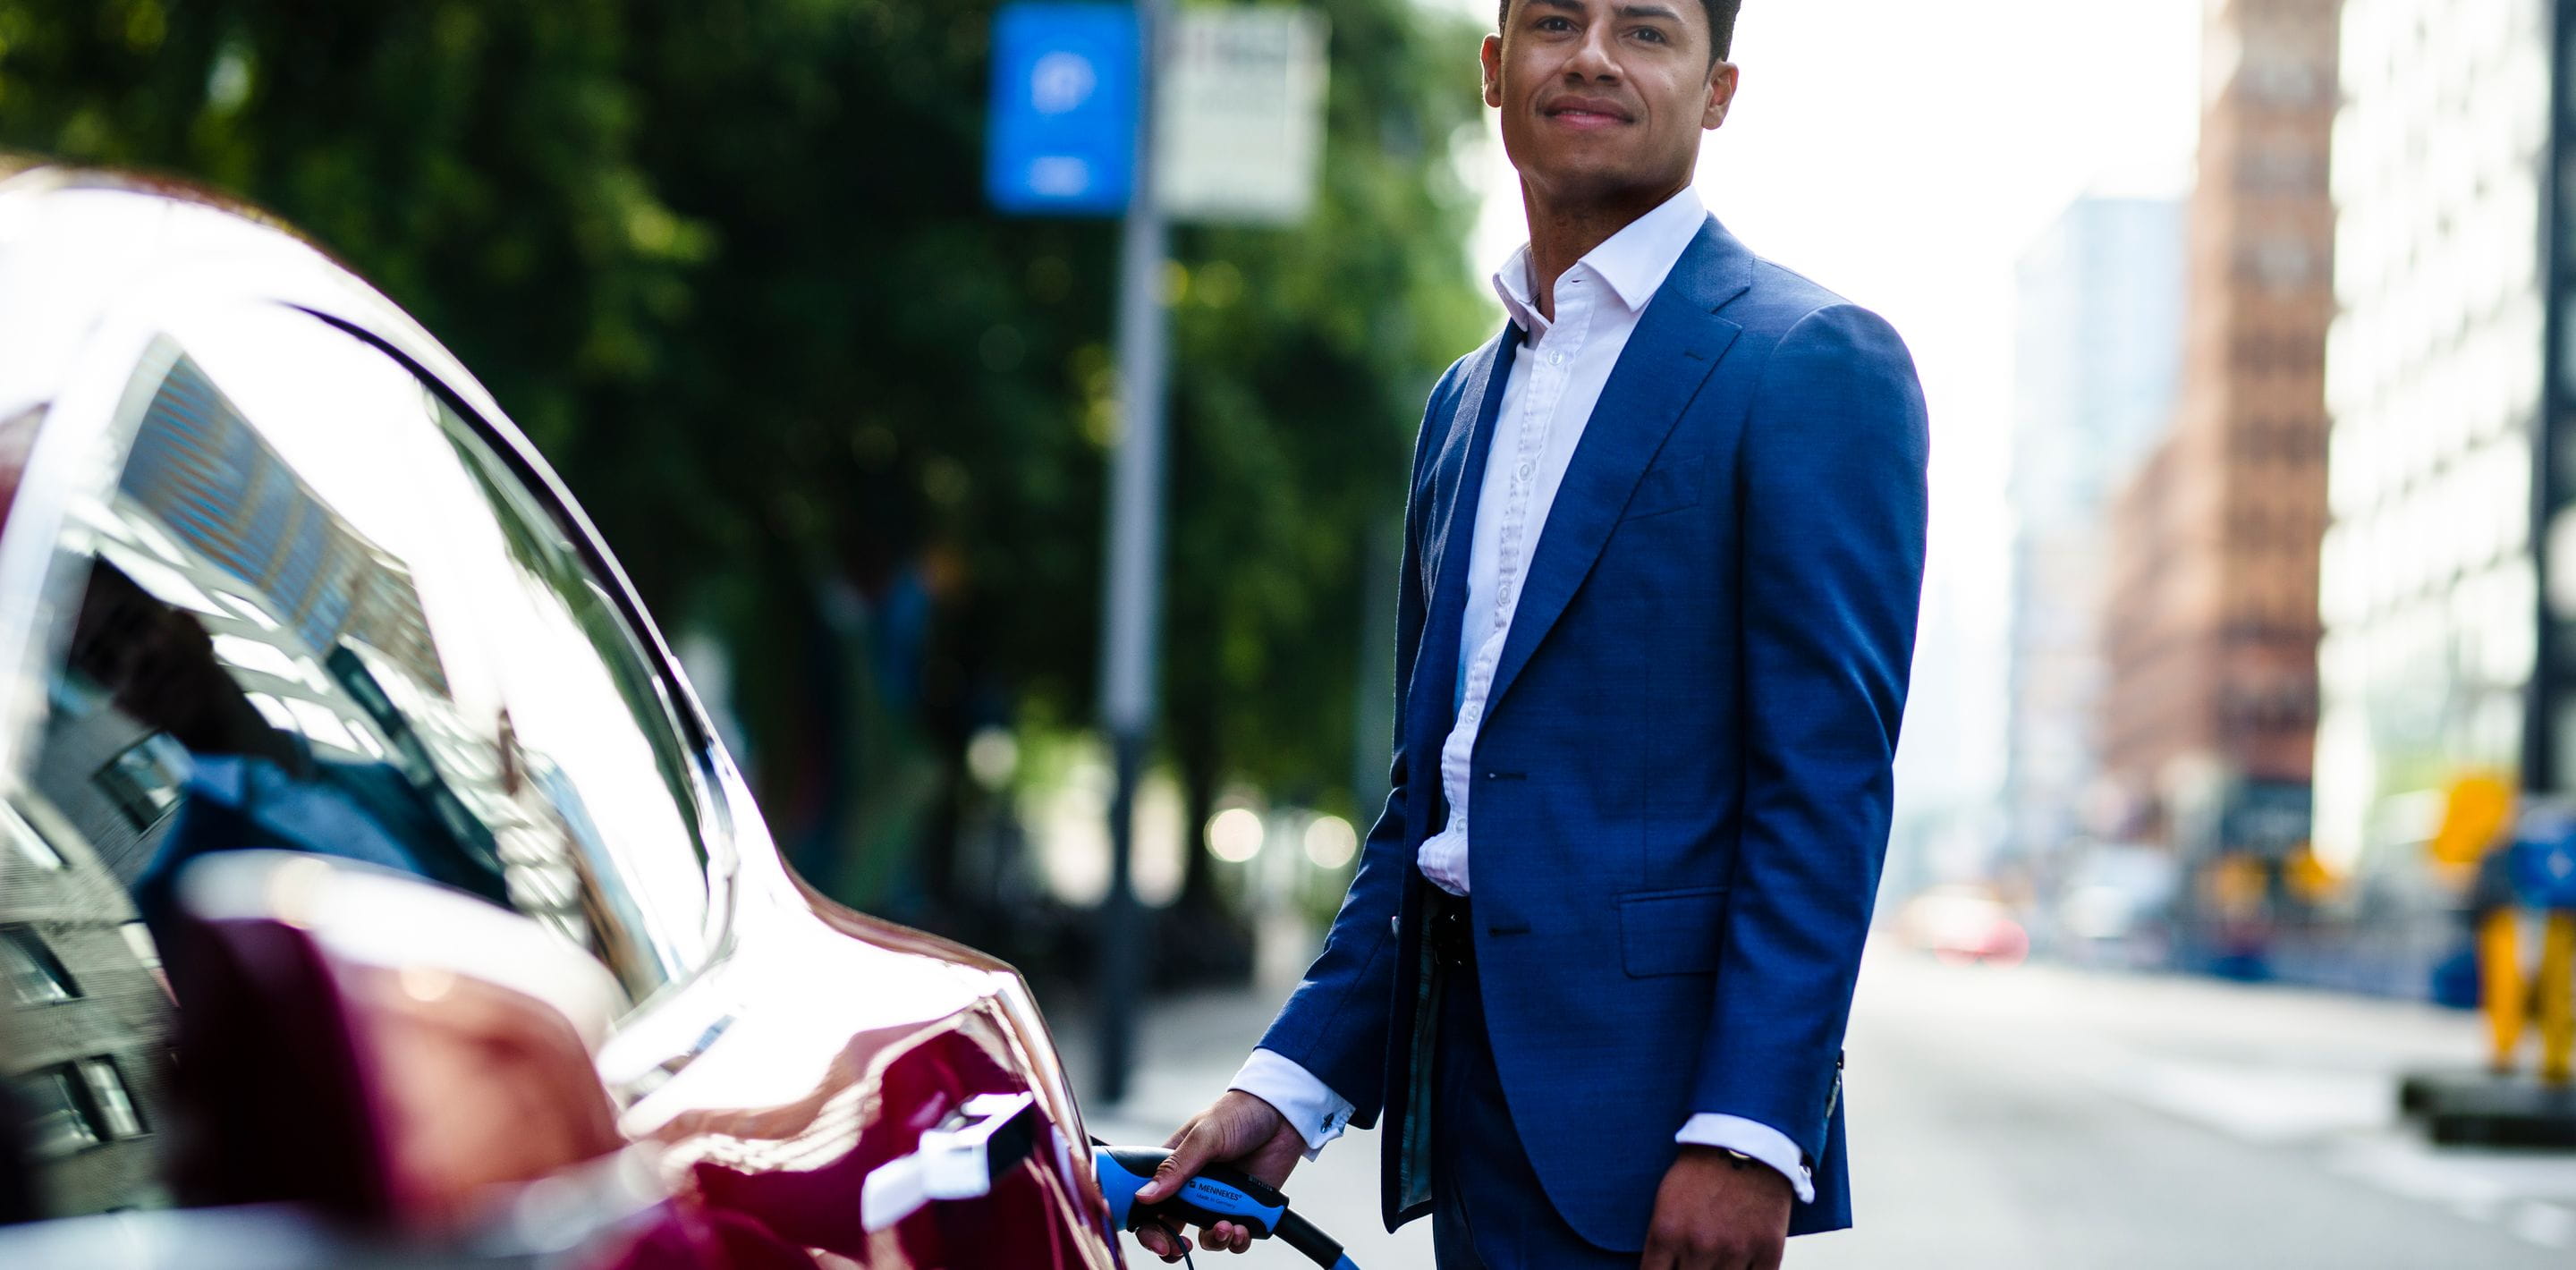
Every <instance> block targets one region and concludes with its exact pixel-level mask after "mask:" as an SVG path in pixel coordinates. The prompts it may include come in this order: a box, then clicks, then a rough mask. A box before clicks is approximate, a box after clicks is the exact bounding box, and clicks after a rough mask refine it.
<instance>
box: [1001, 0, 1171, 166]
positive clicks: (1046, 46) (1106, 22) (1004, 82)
mask: <svg viewBox="0 0 2576 1270" xmlns="http://www.w3.org/2000/svg"><path fill="white" fill-rule="evenodd" d="M1137 54H1138V39H1137V34H1136V11H1135V10H1134V9H1133V8H1130V7H1128V6H1126V5H1118V4H1046V3H1026V4H1013V5H1010V6H1007V7H1005V8H1004V9H1003V10H1002V11H1001V12H1000V13H999V14H997V15H995V17H994V19H993V106H992V113H991V121H992V122H991V124H990V128H991V135H990V136H989V137H987V138H986V142H985V154H984V188H985V191H986V193H987V194H988V196H989V197H990V198H991V199H992V200H993V205H994V206H995V207H998V208H1000V209H1002V210H1003V211H1006V212H1023V213H1040V214H1054V215H1060V216H1085V215H1103V214H1109V215H1114V214H1116V213H1119V212H1123V211H1125V210H1126V209H1127V196H1128V193H1129V191H1130V190H1132V189H1133V188H1134V186H1135V179H1136V99H1137V83H1136V75H1137V64H1138V60H1139V59H1138V56H1137Z"/></svg>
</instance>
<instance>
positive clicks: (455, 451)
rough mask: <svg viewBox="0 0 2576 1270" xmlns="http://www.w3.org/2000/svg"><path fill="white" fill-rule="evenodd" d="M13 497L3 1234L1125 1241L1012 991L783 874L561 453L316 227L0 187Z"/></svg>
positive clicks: (229, 209) (872, 1260) (168, 1254)
mask: <svg viewBox="0 0 2576 1270" xmlns="http://www.w3.org/2000/svg"><path fill="white" fill-rule="evenodd" d="M0 509H5V511H0V516H4V517H5V518H4V519H0V837H5V838H7V839H8V841H7V842H0V968H5V970H6V972H7V978H8V980H9V986H8V991H9V992H10V993H11V994H12V996H11V997H9V998H0V1091H5V1094H6V1096H8V1097H12V1098H14V1099H15V1101H16V1102H17V1103H18V1111H19V1116H18V1119H19V1120H20V1121H21V1123H22V1124H23V1126H24V1129H23V1131H22V1132H21V1133H20V1134H19V1135H18V1140H17V1141H14V1142H7V1143H0V1217H5V1218H7V1219H9V1220H12V1221H14V1222H15V1223H16V1224H13V1225H5V1226H0V1263H6V1264H9V1265H12V1266H15V1265H21V1264H27V1265H47V1264H61V1265H82V1266H88V1265H106V1264H112V1265H137V1266H139V1265H160V1264H171V1265H180V1264H185V1265H235V1264H238V1265H244V1266H252V1265H299V1264H314V1265H325V1264H329V1265H339V1264H374V1263H375V1262H376V1261H377V1260H379V1259H382V1260H384V1261H385V1262H386V1263H387V1264H496V1265H497V1264H529V1265H538V1264H543V1265H560V1266H598V1267H602V1268H606V1267H645V1266H656V1267H658V1266H673V1267H681V1266H690V1267H708V1268H710V1270H715V1268H724V1270H733V1268H737V1267H755V1266H757V1267H764V1268H766V1267H773V1266H774V1267H824V1266H831V1267H844V1266H866V1267H871V1268H876V1267H914V1266H919V1267H928V1266H947V1267H1011V1268H1012V1270H1023V1268H1049V1267H1063V1268H1067V1270H1070V1268H1073V1267H1087V1268H1095V1270H1096V1268H1101V1267H1109V1266H1114V1265H1117V1264H1118V1256H1119V1254H1118V1251H1117V1247H1116V1243H1115V1240H1114V1238H1113V1237H1112V1235H1111V1234H1110V1233H1109V1232H1108V1231H1107V1230H1106V1228H1105V1222H1106V1218H1107V1212H1108V1210H1107V1208H1106V1206H1105V1205H1104V1203H1103V1202H1102V1200H1101V1197H1100V1194H1099V1191H1098V1188H1097V1185H1096V1183H1095V1182H1094V1180H1093V1179H1092V1178H1091V1176H1090V1170H1089V1149H1088V1146H1087V1145H1086V1140H1085V1137H1084V1134H1083V1129H1082V1123H1081V1119H1080V1112H1079V1109H1078V1108H1077V1106H1076V1105H1075V1102H1074V1099H1073V1097H1072V1094H1071V1092H1070V1090H1069V1088H1068V1086H1067V1084H1066V1081H1065V1078H1064V1075H1063V1072H1062V1069H1061V1067H1060V1065H1059V1063H1058V1060H1057V1056H1056V1053H1055V1050H1054V1048H1053V1044H1052V1042H1051V1040H1050V1039H1049V1037H1048V1034H1047V1030H1046V1027H1045V1024H1044V1021H1043V1020H1042V1019H1041V1018H1040V1016H1039V1014H1038V1012H1037V1010H1036V1008H1035V1006H1034V1004H1033V1002H1032V1000H1031V998H1030V996H1029V993H1028V990H1027V988H1026V986H1025V984H1024V983H1023V982H1022V981H1021V980H1020V978H1019V976H1018V975H1016V974H1015V973H1013V972H1012V971H1011V969H1010V968H1009V967H1007V966H1005V965H1003V964H1001V963H999V962H997V961H994V960H992V959H990V958H987V957H984V956H982V955H980V954H977V953H975V952H973V951H971V950H968V949H965V948H961V947H958V946H956V945H953V944H949V943H946V942H944V941H941V940H938V939H934V938H931V937H929V936H926V935H922V934H919V933H916V932H912V931H909V930H905V929H902V928H900V927H897V926H894V925H891V924H888V923H885V922H881V921H877V920H874V919H871V918H868V917H865V916H862V915H860V914H857V913H854V912H851V911H849V910H847V909H844V908H842V907H840V906H838V905H835V904H833V903H831V902H830V901H828V900H826V899H824V898H822V897H821V896H820V895H818V894H817V893H815V892H814V891H813V890H812V889H811V888H809V887H807V886H806V885H805V884H804V883H802V882H801V881H800V880H799V879H797V878H796V877H795V876H794V875H793V873H792V872H791V871H790V870H789V869H788V868H787V867H786V865H785V864H784V863H783V862H782V860H781V858H780V855H779V852H778V850H777V848H776V847H775V845H774V844H773V843H772V842H771V840H770V837H769V835H768V833H767V831H766V829H765V828H764V827H763V824H762V821H761V817H760V812H759V809H758V808H757V807H756V806H755V805H754V803H753V801H752V799H751V797H750V795H749V793H748V790H747V788H746V786H745V783H744V781H743V779H742V777H741V776H740V775H739V773H738V772H737V771H736V770H735V768H734V765H733V764H732V762H731V761H730V760H729V758H728V757H727V755H726V751H725V748H724V746H723V745H722V744H721V743H720V741H719V740H718V739H717V735H716V731H715V729H714V727H713V726H711V724H710V721H709V719H708V717H707V715H706V713H705V711H704V710H703V709H702V708H701V706H700V705H699V703H698V701H697V700H696V698H695V697H694V696H693V694H692V692H691V690H690V688H689V686H688V683H687V681H686V679H685V678H684V676H683V675H682V673H681V671H680V668H679V665H678V663H677V661H676V660H675V659H674V658H673V656H672V655H671V652H670V650H669V649H668V648H667V647H666V646H665V644H664V643H663V641H662V639H661V637H660V636H659V635H658V634H657V633H656V632H655V630H654V628H653V626H652V624H651V622H650V621H649V620H648V619H647V617H646V615H645V613H644V610H643V608H642V606H641V604H640V603H639V602H638V600H637V598H636V596H635V595H634V593H633V591H632V590H631V588H630V587H629V586H628V585H627V583H626V581H625V580H624V577H623V575H622V574H621V573H620V571H619V570H618V567H617V565H616V563H615V561H614V559H613V558H612V557H611V556H610V555H609V553H608V551H607V550H606V548H605V547H604V546H603V545H602V544H601V543H600V540H599V538H598V535H597V534H596V533H595V532H594V531H593V530H592V529H591V527H590V526H589V524H588V522H587V521H586V520H585V519H584V518H583V516H582V514H581V512H580V510H579V509H578V508H577V507H576V506H575V505H574V503H573V501H572V500H571V499H570V498H569V497H568V496H567V495H566V494H565V492H564V490H563V488H562V487H561V485H560V484H559V483H558V482H557V481H556V480H555V479H554V477H553V476H552V474H551V473H550V472H549V471H548V469H547V468H546V466H545V464H544V463H543V462H542V461H541V460H540V459H539V458H538V456H537V455H536V453H535V452H534V450H533V449H532V448H531V447H530V446H529V445H528V444H527V443H526V441H525V440H524V439H523V438H522V437H521V436H520V435H519V434H518V432H517V431H515V430H514V429H513V428H512V426H511V425H510V424H509V422H508V420H507V419H506V418H505V417H504V416H503V415H502V413H501V411H500V409H499V407H498V406H497V405H496V404H495V403H494V402H493V401H492V400H491V398H490V397H489V396H488V395H487V394H486V393H485V392H484V390H483V389H482V388H481V387H480V386H479V385H478V384H476V382H475V381H474V379H473V377H472V376H471V375H469V374H468V373H467V372H466V371H465V369H464V368H463V367H462V366H460V365H459V364H458V363H457V362H456V361H455V359H454V358H452V357H451V356H450V355H449V354H448V353H447V352H446V351H445V350H444V349H443V348H441V347H440V346H439V344H438V343H437V342H436V341H435V340H433V339H432V338H431V337H430V336H429V335H428V334H427V333H426V332H425V331H423V330H421V329H420V328H419V327H418V326H417V325H416V324H415V323H413V322H412V321H411V320H410V319H409V318H408V317H406V316H405V315H404V314H403V313H402V312H401V311H400V310H399V309H398V308H396V307H395V306H394V305H393V304H392V303H391V302H389V301H388V300H386V299H385V298H384V297H383V296H381V295H379V294H377V293H376V292H375V291H374V290H372V289H371V288H369V287H368V286H366V285H365V284H364V283H363V282H361V281H360V280H359V279H357V278H356V277H355V276H354V275H353V274H351V273H350V272H349V271H348V270H346V269H344V268H342V267H341V266H339V265H338V264H336V263H334V262H333V261H332V260H331V259H330V258H329V257H328V256H327V255H325V254H324V253H323V252H321V251H320V250H318V249H316V248H315V247H314V246H312V245H310V244H309V243H307V242H305V241H303V240H302V239H300V238H299V237H297V236H296V235H295V234H294V233H293V232H292V231H290V230H288V229H286V228H284V227H282V226H281V225H279V224H277V223H276V222H274V221H272V220H270V219H268V218H266V217H264V216H261V215H260V214H258V213H257V212H255V211H252V210H249V209H246V208H242V207H239V206H235V205H231V204H228V203H226V202H225V201H224V200H222V199H220V198H217V197H214V196H211V195H208V194H205V193H202V192H199V191H195V190H191V189H187V188H184V187H179V186H173V185H168V184H163V183H156V182H150V181H144V180H140V179H136V178H129V177H120V176H111V175H99V174H81V173H71V172H64V171H58V170H48V169H37V170H34V171H30V172H26V173H22V174H19V175H17V176H14V177H11V178H9V179H8V180H6V181H5V182H0ZM986 1135H997V1136H994V1137H993V1141H994V1142H996V1143H1000V1142H1005V1141H1007V1142H1009V1143H1011V1144H1013V1145H1014V1146H1015V1147H1016V1148H1017V1149H1016V1150H1013V1151H1011V1152H1010V1153H1009V1154H1008V1156H1007V1157H1005V1156H1004V1155H1003V1154H1002V1153H1001V1148H1000V1147H998V1146H988V1144H987V1143H986V1142H985V1136H986ZM961 1144H965V1145H961ZM970 1148H971V1151H972V1152H975V1153H982V1152H986V1151H988V1150H990V1151H991V1152H993V1154H992V1155H991V1158H990V1161H989V1171H988V1173H987V1174H986V1175H985V1176H984V1177H982V1178H981V1179H979V1180H978V1182H977V1184H976V1185H960V1184H959V1183H958V1182H957V1181H956V1180H955V1179H954V1177H953V1176H950V1177H948V1178H947V1180H945V1181H941V1180H938V1179H937V1177H936V1176H934V1178H933V1180H932V1181H930V1182H928V1183H927V1184H925V1182H924V1181H923V1177H922V1173H923V1166H924V1161H925V1160H926V1159H927V1158H928V1153H930V1152H932V1151H934V1150H936V1151H942V1152H947V1153H948V1155H947V1156H945V1157H943V1158H944V1159H950V1160H951V1162H953V1158H954V1157H955V1156H956V1153H957V1152H959V1151H961V1150H968V1149H970ZM977 1158H978V1159H981V1158H983V1157H982V1155H980V1154H978V1156H977ZM934 1172H935V1171H934ZM949 1172H950V1173H951V1174H953V1173H954V1170H953V1169H952V1170H949ZM934 1197H946V1198H936V1199H934Z"/></svg>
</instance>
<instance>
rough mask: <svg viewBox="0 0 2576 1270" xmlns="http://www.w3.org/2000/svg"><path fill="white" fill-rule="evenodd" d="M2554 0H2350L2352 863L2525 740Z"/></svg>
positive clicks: (2344, 216) (2339, 508) (2328, 661)
mask: <svg viewBox="0 0 2576 1270" xmlns="http://www.w3.org/2000/svg"><path fill="white" fill-rule="evenodd" d="M2548 8H2549V7H2548V6H2547V5H2545V4H2543V3H2542V2H2541V0H2348V3H2347V4H2346V5H2345V8H2344V20H2343V65H2342V83H2343V93H2344V102H2345V105H2344V108H2343V112H2342V115H2341V117H2340V118H2339V119H2338V120H2337V122H2336V125H2335V148H2334V172H2335V177H2334V189H2335V202H2336V206H2337V209H2338V212H2339V214H2340V217H2341V219H2340V223H2339V227H2338V230H2337V236H2338V242H2337V251H2336V264H2335V289H2336V293H2337V295H2338V298H2339V299H2340V300H2341V302H2342V313H2341V316H2340V317H2338V318H2337V319H2336V321H2335V324H2334V331H2333V336H2332V339H2331V341H2330V343H2329V346H2328V358H2327V367H2328V382H2327V394H2328V400H2329V402H2330V403H2331V405H2332V407H2333V413H2334V420H2335V422H2334V433H2333V445H2332V465H2331V471H2332V499H2331V503H2332V507H2333V515H2334V527H2333V530H2332V531H2331V532H2330V533H2329V534H2328V536H2327V539H2326V547H2325V556H2324V576H2323V582H2324V597H2323V599H2324V604H2323V612H2324V618H2325V624H2326V637H2325V643H2324V646H2323V649H2322V651H2321V654H2320V658H2319V661H2320V668H2321V676H2322V687H2323V692H2324V712H2323V717H2322V719H2321V720H2320V723H2319V727H2318V736H2317V777H2316V788H2317V826H2316V832H2317V844H2318V853H2319V856H2320V858H2321V859H2323V860H2325V861H2326V862H2327V863H2328V864H2329V865H2332V866H2335V867H2337V868H2338V869H2340V870H2343V871H2351V870H2353V869H2355V868H2357V867H2363V866H2367V865H2373V864H2383V865H2387V866H2391V867H2399V868H2411V867H2413V866H2415V865H2416V863H2417V861H2416V858H2415V857H2416V855H2417V852H2416V851H2415V844H2416V843H2418V842H2420V841H2421V840H2422V838H2423V837H2424V836H2426V834H2427V833H2428V832H2429V830H2430V828H2431V817H2430V813H2431V811H2432V809H2433V807H2434V806H2435V804H2436V798H2437V795H2436V794H2435V792H2434V791H2437V790H2439V789H2440V788H2441V787H2442V786H2444V785H2445V784H2447V783H2448V782H2449V781H2450V780H2451V779H2453V778H2454V777H2456V776H2458V775H2460V774H2462V773H2463V772H2465V771H2470V770H2476V769H2481V768H2483V769H2487V770H2492V771H2500V772H2505V773H2511V772H2512V771H2514V770H2515V767H2516V765H2517V762H2518V760H2519V757H2520V750H2521V745H2522V727H2523V710H2524V705H2523V694H2524V692H2525V689H2526V687H2527V685H2528V683H2529V681H2530V676H2531V672H2532V666H2533V664H2534V656H2533V653H2534V633H2535V632H2534V616H2533V615H2534V613H2535V612H2536V605H2537V595H2536V593H2535V582H2534V578H2535V570H2534V567H2533V561H2532V554H2531V542H2530V538H2531V535H2530V524H2531V506H2532V488H2531V473H2532V464H2531V453H2532V439H2531V437H2532V434H2531V429H2532V427H2533V424H2534V420H2535V418H2536V417H2537V412H2538V407H2539V394H2540V388H2541V384H2542V370H2541V353H2542V349H2543V347H2544V340H2543V334H2542V324H2543V316H2544V314H2543V300H2542V286H2541V273H2542V260H2541V257H2540V245H2541V242H2542V236H2543V235H2542V227H2541V221H2540V216H2541V205H2542V190H2541V186H2540V179H2539V177H2540V172H2541V171H2542V168H2543V162H2544V158H2545V154H2546V149H2547V145H2548V126H2549V97H2550V85H2549V53H2548V49H2549V38H2550V34H2549V11H2548ZM2373 871H2378V870H2376V869H2374V870H2373Z"/></svg>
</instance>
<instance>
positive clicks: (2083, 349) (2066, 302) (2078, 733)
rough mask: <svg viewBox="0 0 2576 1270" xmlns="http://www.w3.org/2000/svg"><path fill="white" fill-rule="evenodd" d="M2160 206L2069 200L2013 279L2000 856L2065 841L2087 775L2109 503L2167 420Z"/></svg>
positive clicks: (2177, 282) (2163, 210) (2179, 311)
mask: <svg viewBox="0 0 2576 1270" xmlns="http://www.w3.org/2000/svg"><path fill="white" fill-rule="evenodd" d="M2182 280H2183V215H2182V204H2181V203H2180V202H2178V201H2175V200H2172V199H2143V198H2083V199H2078V200H2077V201H2076V202H2075V203H2074V204H2073V205H2072V206H2070V207H2068V208H2067V209H2066V211H2065V213H2064V214H2063V215H2061V216H2059V217H2058V219H2057V221H2056V222H2055V223H2054V224H2052V225H2050V226H2049V228H2048V229H2047V230H2046V231H2045V232H2043V233H2042V234H2041V235H2040V237H2039V238H2038V240H2037V241H2035V242H2034V243H2033V244H2032V245H2031V247H2030V250H2029V251H2028V252H2026V253H2025V254H2024V255H2023V257H2022V259H2021V263H2020V267H2019V270H2018V293H2019V327H2018V330H2017V333H2016V337H2015V352H2016V357H2015V363H2016V366H2017V370H2016V372H2015V384H2014V421H2013V469H2012V503H2013V512H2014V516H2015V518H2016V521H2017V524H2016V528H2015V532H2014V540H2013V593H2012V606H2013V607H2012V644H2011V650H2012V652H2011V657H2012V662H2011V675H2012V685H2011V701H2012V717H2011V722H2010V729H2011V730H2010V734H2009V737H2008V739H2007V744H2008V751H2007V754H2006V759H2005V773H2004V799H2005V804H2006V807H2007V808H2008V815H2009V816H2010V824H2009V826H2008V835H2009V843H2008V846H2009V849H2010V850H2011V851H2012V852H2013V853H2015V854H2017V855H2021V856H2024V857H2039V856H2044V855H2047V854H2049V853H2051V852H2053V851H2055V850H2056V849H2057V848H2059V847H2061V846H2062V845H2064V844H2065V843H2067V842H2068V841H2070V840H2071V839H2073V838H2075V837H2077V836H2078V835H2079V834H2081V833H2082V832H2083V831H2084V829H2085V827H2086V826H2085V825H2084V823H2083V822H2084V819H2085V816H2084V807H2085V804H2086V802H2087V801H2088V799H2087V795H2088V792H2089V791H2090V789H2091V787H2092V784H2093V781H2094V778H2095V774H2096V771H2097V763H2096V759H2095V752H2094V711H2095V708H2096V705H2097V703H2098V699H2099V695H2100V692H2101V686H2102V665H2101V632H2100V630H2099V625H2098V622H2097V620H2096V619H2097V618H2098V616H2099V614H2100V611H2101V605H2102V601H2103V588H2102V578H2103V575H2102V555H2103V551H2104V548H2105V543H2104V539H2105V536H2106V524H2105V516H2106V513H2107V511H2108V509H2109V505H2110V500H2111V495H2112V493H2113V492H2114V491H2115V490H2117V489H2118V488H2119V486H2120V483H2121V482H2122V481H2123V480H2125V479H2126V478H2127V476H2128V474H2129V473H2130V472H2131V471H2133V470H2134V469H2135V468H2136V466H2137V462H2138V459H2139V456H2140V455H2142V454H2144V453H2145V452H2146V451H2147V449H2148V448H2149V447H2151V446H2152V445H2154V444H2155V442H2156V439H2157V438H2158V437H2160V436H2161V435H2163V432H2164V429H2165V426H2166V425H2167V423H2168V422H2169V421H2170V420H2171V419H2172V416H2173V404H2174V387H2175V375H2176V371H2177V369H2178V361H2179V357H2180V353H2181V340H2182V322H2183V306H2182V299H2183V285H2182Z"/></svg>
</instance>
